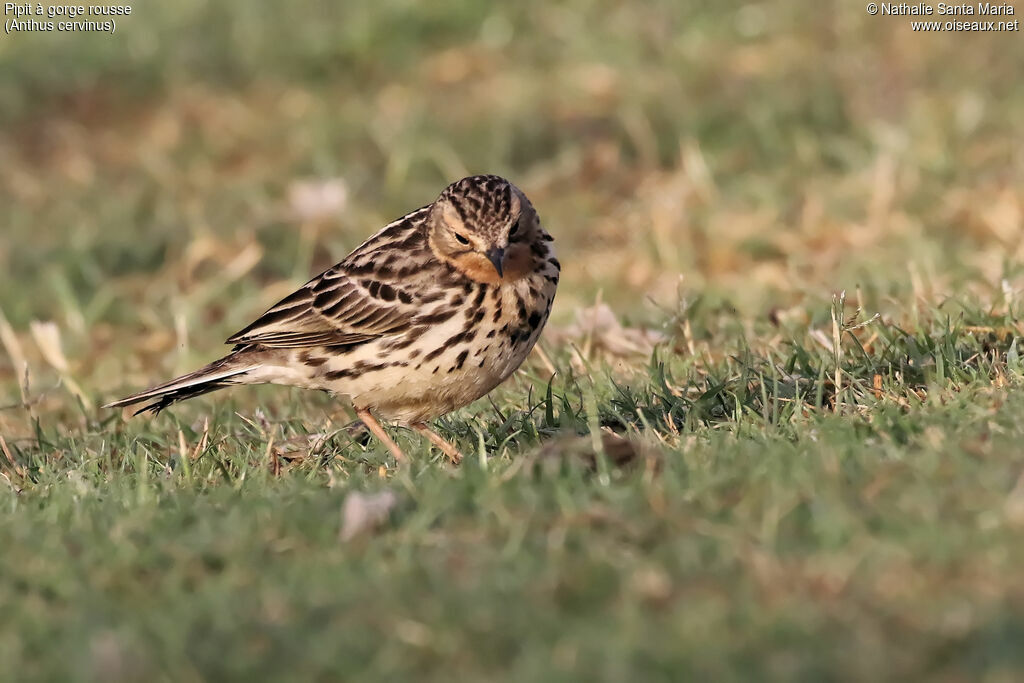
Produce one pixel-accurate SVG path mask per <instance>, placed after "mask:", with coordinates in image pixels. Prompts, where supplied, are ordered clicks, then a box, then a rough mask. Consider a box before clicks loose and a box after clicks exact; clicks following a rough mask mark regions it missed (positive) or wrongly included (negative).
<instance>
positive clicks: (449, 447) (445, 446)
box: [412, 422, 462, 465]
mask: <svg viewBox="0 0 1024 683" xmlns="http://www.w3.org/2000/svg"><path fill="white" fill-rule="evenodd" d="M412 428H413V429H415V430H416V431H417V432H419V433H420V434H422V435H423V436H425V437H427V438H428V439H430V443H432V444H434V445H435V446H437V447H438V448H440V449H441V450H442V451H444V454H445V455H447V456H448V457H449V458H450V459H451V461H452V463H453V464H455V465H458V464H459V462H460V461H461V460H462V453H459V449H458V448H456V447H455V445H454V444H451V443H448V442H447V441H445V440H444V438H443V437H441V435H440V434H438V433H437V432H435V431H434V430H432V429H431V428H430V427H428V426H427V425H426V423H425V422H417V423H416V424H414V425H412Z"/></svg>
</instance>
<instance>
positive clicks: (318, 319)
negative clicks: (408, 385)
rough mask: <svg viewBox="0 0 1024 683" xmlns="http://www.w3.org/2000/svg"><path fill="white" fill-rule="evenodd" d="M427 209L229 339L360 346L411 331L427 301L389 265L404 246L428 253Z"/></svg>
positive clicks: (274, 344) (386, 231)
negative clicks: (405, 285)
mask: <svg viewBox="0 0 1024 683" xmlns="http://www.w3.org/2000/svg"><path fill="white" fill-rule="evenodd" d="M422 213H423V211H422V210H419V211H414V212H413V213H411V214H409V215H408V216H405V217H403V218H401V219H399V220H397V221H395V222H394V223H391V224H389V225H388V226H386V227H385V228H384V229H383V230H381V231H380V232H378V233H377V234H376V235H374V236H373V237H371V238H370V239H369V240H367V241H366V242H365V243H364V244H363V245H362V246H360V247H359V248H358V249H356V250H355V251H354V252H352V254H350V255H349V256H348V257H347V258H346V259H345V260H344V261H342V262H341V263H339V264H338V265H336V266H334V267H333V268H330V269H329V270H327V271H325V272H323V273H321V274H320V275H318V276H317V277H315V278H313V279H312V280H310V281H309V282H307V283H306V284H305V285H303V286H302V287H301V288H300V289H299V290H297V291H296V292H294V293H292V294H291V295H289V296H287V297H285V298H284V299H282V300H281V301H279V302H278V303H277V304H275V305H274V306H272V307H271V308H270V309H269V310H268V311H267V312H266V313H264V314H263V315H262V316H260V318H259V319H258V320H256V321H255V322H253V323H252V324H251V325H249V326H248V327H246V328H245V329H244V330H242V331H240V332H238V333H236V334H234V335H232V336H231V337H230V338H228V340H227V343H228V344H260V345H262V346H269V347H272V348H298V347H307V346H324V345H332V344H357V343H360V342H365V341H367V340H370V339H373V338H375V337H380V336H383V335H386V334H395V333H397V332H401V331H402V330H404V329H406V328H407V327H408V326H409V325H410V324H411V323H412V321H413V319H414V318H415V317H416V315H417V314H419V313H421V312H422V305H423V303H424V301H423V300H422V297H420V296H417V295H416V293H415V291H413V288H403V287H402V285H401V284H399V283H398V282H397V281H396V278H395V277H394V271H393V270H389V269H388V267H387V265H386V264H387V263H388V262H389V260H388V256H394V254H395V253H396V250H399V249H400V248H401V250H400V252H399V253H406V254H408V253H409V251H410V250H411V251H414V252H416V251H419V252H420V253H424V252H422V250H423V249H425V248H426V245H425V238H423V237H422V231H421V230H419V227H420V226H421V225H422V216H421V215H420V214H422ZM420 242H422V244H420ZM424 255H425V254H424Z"/></svg>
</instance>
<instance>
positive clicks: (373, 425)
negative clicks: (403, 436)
mask: <svg viewBox="0 0 1024 683" xmlns="http://www.w3.org/2000/svg"><path fill="white" fill-rule="evenodd" d="M356 415H358V416H359V419H360V420H362V421H363V424H364V425H366V428H367V429H369V430H370V431H371V432H373V435H374V436H375V437H377V438H378V439H380V441H381V443H383V444H384V445H385V446H387V447H388V450H389V451H391V454H392V455H394V456H395V460H396V461H398V462H399V463H403V462H406V461H407V460H408V458H406V457H405V453H403V452H402V449H401V448H399V447H398V444H397V443H395V441H394V439H392V438H391V437H390V436H388V433H387V432H385V431H384V428H383V427H381V426H380V422H377V418H375V417H374V416H373V415H371V414H370V411H369V410H367V409H365V408H356Z"/></svg>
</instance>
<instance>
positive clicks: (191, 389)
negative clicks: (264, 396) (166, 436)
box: [103, 350, 262, 415]
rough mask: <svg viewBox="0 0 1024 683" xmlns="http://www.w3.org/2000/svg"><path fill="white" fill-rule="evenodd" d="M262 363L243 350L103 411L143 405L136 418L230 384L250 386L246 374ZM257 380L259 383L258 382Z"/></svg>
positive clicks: (122, 400)
mask: <svg viewBox="0 0 1024 683" xmlns="http://www.w3.org/2000/svg"><path fill="white" fill-rule="evenodd" d="M261 365H262V364H261V363H260V362H259V361H258V360H256V359H255V358H254V357H253V356H252V355H250V354H249V353H246V352H245V351H244V350H239V351H235V352H234V353H230V354H228V355H226V356H224V357H223V358H221V359H220V360H215V361H213V362H212V363H210V364H209V365H206V366H204V367H201V368H199V369H198V370H196V371H195V372H190V373H188V374H187V375H182V376H181V377H178V378H176V379H172V380H171V381H170V382H164V383H163V384H160V385H157V386H155V387H152V388H150V389H146V390H145V391H140V392H139V393H137V394H132V395H131V396H128V397H126V398H122V399H121V400H120V401H114V402H113V403H108V404H107V405H105V406H103V407H104V408H120V407H122V406H130V405H135V404H136V403H146V405H144V406H142V407H141V408H139V409H138V410H136V411H135V413H133V414H134V415H138V414H139V413H144V412H146V411H147V410H151V411H153V413H154V414H156V413H159V412H160V411H161V410H163V409H164V408H166V407H167V406H169V405H171V404H172V403H176V402H177V401H184V400H185V399H187V398H192V397H194V396H201V395H202V394H206V393H209V392H211V391H216V390H217V389H223V388H224V387H226V386H231V385H232V384H249V383H250V381H251V380H250V381H246V380H247V377H246V375H247V374H249V373H251V372H252V371H253V370H256V369H258V368H259V367H260V366H261ZM257 381H258V380H257Z"/></svg>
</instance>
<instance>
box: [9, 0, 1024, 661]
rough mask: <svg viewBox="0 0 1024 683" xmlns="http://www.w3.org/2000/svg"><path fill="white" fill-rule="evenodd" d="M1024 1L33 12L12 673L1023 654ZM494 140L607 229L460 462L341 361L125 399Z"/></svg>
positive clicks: (16, 211) (12, 129)
mask: <svg viewBox="0 0 1024 683" xmlns="http://www.w3.org/2000/svg"><path fill="white" fill-rule="evenodd" d="M1018 42H1019V41H1018V40H1017V36H1015V35H1013V34H1005V35H995V34H992V35H982V34H978V35H966V34H944V35H929V36H923V35H916V34H912V33H910V29H909V26H908V25H906V22H904V21H903V20H902V19H897V18H882V17H875V18H871V17H868V16H867V15H866V14H865V13H864V12H863V8H862V7H859V6H858V7H853V6H851V7H845V6H843V7H839V6H832V5H823V6H822V7H820V8H810V7H809V6H808V5H807V4H806V3H797V2H789V3H773V4H772V5H771V7H770V8H769V7H768V6H767V5H765V6H762V5H756V4H753V3H739V2H736V3H732V2H724V3H714V4H702V3H693V4H692V5H687V4H684V3H678V2H669V1H665V2H654V3H645V4H643V5H642V6H641V5H637V4H627V3H619V2H612V1H610V0H605V1H599V2H588V1H585V0H576V1H574V2H572V3H542V2H539V1H536V2H527V3H519V4H516V5H514V6H513V5H508V6H501V7H497V6H495V7H491V6H488V5H487V4H483V3H477V2H468V1H467V2H445V3H440V4H436V6H435V4H431V5H430V7H429V8H426V7H421V6H420V4H419V3H412V2H408V1H398V0H385V1H383V2H378V3H375V4H374V5H372V6H367V7H366V8H363V9H356V8H348V7H347V5H346V8H344V9H343V8H341V5H336V4H331V3H322V2H315V1H314V0H304V1H302V2H293V3H288V5H287V7H285V6H284V5H280V4H277V3H252V2H243V1H242V0H225V1H224V2H218V3H200V2H180V3H174V4H167V5H166V6H161V7H157V6H156V5H152V6H150V5H148V4H147V5H146V6H141V5H139V6H137V7H136V8H135V13H134V14H133V15H132V16H131V17H128V18H125V19H123V20H120V21H119V24H118V31H117V33H116V34H115V35H114V36H102V35H87V34H80V35H71V36H69V35H66V34H65V35H58V34H56V33H55V34H52V35H39V34H37V35H28V34H22V35H15V36H4V39H3V40H2V41H0V71H2V72H3V74H4V81H3V87H2V88H0V123H2V124H3V125H2V126H0V205H2V206H3V207H4V211H3V212H2V215H0V311H2V313H3V315H2V317H0V436H2V437H3V442H2V444H0V446H3V448H0V508H2V512H0V610H2V611H0V613H2V614H3V620H2V622H0V662H3V664H2V666H3V671H4V672H5V673H4V675H3V677H4V678H11V679H23V680H27V679H35V680H69V679H70V680H104V681H110V680H175V681H177V680H216V679H243V678H244V679H246V680H249V679H253V678H258V679H261V680H263V679H269V680H307V679H316V680H334V679H358V680H396V679H414V680H452V679H461V680H530V681H534V680H610V681H612V680H613V681H619V680H680V679H697V680H704V679H711V680H751V679H754V680H794V679H798V680H815V681H820V680H872V681H877V680H883V679H900V680H907V679H910V680H920V679H926V678H927V679H939V680H990V681H1001V680H1016V679H1018V678H1020V677H1021V675H1022V672H1024V655H1022V654H1021V650H1020V647H1019V643H1020V642H1021V640H1022V638H1024V579H1022V578H1021V572H1020V571H1019V568H1020V567H1021V566H1022V564H1024V549H1022V545H1021V543H1020V537H1021V533H1022V531H1024V448H1022V446H1021V444H1022V443H1024V421H1022V420H1021V419H1020V417H1021V415H1022V414H1024V392H1022V391H1021V390H1022V388H1024V341H1022V340H1024V296H1022V292H1024V246H1022V245H1024V198H1022V196H1021V193H1020V188H1021V187H1024V168H1022V166H1021V164H1020V159H1021V158H1022V155H1024V149H1022V147H1021V141H1020V135H1019V132H1020V131H1019V121H1020V120H1021V119H1022V116H1024V89H1022V88H1021V87H1020V85H1019V78H1018V77H1017V76H1018V75H1019V74H1020V73H1021V70H1022V69H1024V53H1022V52H1021V51H1020V50H1019V49H1014V48H1015V47H1016V46H1017V44H1018ZM483 171H494V172H500V173H504V174H506V175H508V176H509V177H510V178H512V179H513V180H514V181H515V182H517V184H519V185H520V186H521V187H522V188H523V189H524V190H525V191H526V192H527V194H528V195H529V196H530V197H531V198H532V200H533V202H534V204H535V205H536V206H537V208H538V210H539V212H540V215H541V216H542V218H543V220H544V222H545V225H546V226H547V227H548V229H549V230H550V231H551V232H552V233H553V234H554V235H555V237H556V239H557V242H556V246H557V248H558V250H559V257H560V259H561V261H562V263H563V264H564V272H563V279H562V283H561V285H560V290H559V293H558V297H557V299H556V305H555V311H554V313H553V318H552V322H551V324H550V326H549V329H548V330H547V331H546V332H545V336H544V338H543V339H542V346H543V348H544V351H545V352H546V356H547V357H540V356H536V355H535V356H533V357H531V358H530V359H529V360H528V362H527V364H526V365H525V366H524V369H523V370H522V371H521V372H520V373H518V374H517V375H516V376H515V377H514V378H513V379H511V380H510V381H509V382H508V383H506V384H505V385H503V386H502V387H500V388H499V389H498V390H496V391H495V392H493V394H492V395H491V397H490V400H482V401H479V402H477V403H475V404H473V405H471V406H469V407H467V408H464V409H462V410H460V411H457V412H456V413H454V414H452V415H450V416H447V417H445V418H443V419H442V420H440V421H439V425H438V427H439V429H440V431H441V432H442V433H444V434H445V435H447V436H448V437H449V438H451V439H453V440H455V441H456V442H457V443H458V444H459V446H460V448H461V449H462V450H463V452H464V453H466V454H467V456H468V457H467V458H466V460H465V462H464V463H463V464H462V465H461V466H460V467H459V468H457V469H454V468H450V467H448V466H446V465H445V462H444V458H443V456H441V454H439V453H438V452H437V450H436V449H429V448H428V447H427V445H426V444H425V443H424V442H423V441H422V440H421V439H419V437H417V436H416V435H415V434H413V433H411V432H407V431H404V430H400V429H395V430H393V434H394V435H395V437H396V439H397V440H398V442H399V443H400V445H402V446H403V448H405V449H406V452H407V453H409V454H410V455H411V456H412V463H411V464H410V465H409V466H408V467H405V468H402V469H397V468H395V467H394V463H393V461H391V460H390V459H389V456H388V454H387V451H386V450H385V449H383V448H382V447H381V446H380V445H379V444H377V443H376V442H373V441H369V442H367V441H364V440H362V439H361V438H360V437H359V435H358V434H349V433H348V432H347V431H345V430H344V429H343V427H344V426H345V425H346V423H347V422H348V421H349V420H350V419H351V418H352V415H351V412H350V411H349V410H348V409H347V407H346V406H344V405H343V404H342V403H341V402H339V401H335V400H332V399H331V398H330V397H327V396H326V395H322V394H317V393H312V392H302V391H298V390H290V389H286V388H277V387H263V388H245V389H237V390H232V391H228V392H222V393H220V394H216V395H212V396H209V397H204V398H202V399H198V400H196V401H192V402H189V403H186V404H182V405H180V406H175V407H174V408H173V409H172V410H170V411H168V412H166V413H164V414H163V415H161V416H159V417H158V418H156V419H152V420H150V419H142V418H140V419H135V420H131V421H124V420H122V418H121V416H120V415H119V414H114V413H112V412H111V411H104V410H101V409H99V408H98V407H97V406H98V405H99V404H101V403H102V402H104V401H106V400H109V399H112V398H116V397H118V396H121V395H123V394H124V393H126V392H128V391H131V390H134V389H137V388H140V387H141V386H144V385H148V384H152V383H154V382H156V381H159V380H163V379H166V378H167V377H169V376H171V375H172V374H174V373H176V372H182V371H186V370H189V369H191V368H192V367H194V366H196V365H198V364H200V363H202V362H205V361H207V360H209V359H211V358H212V357H214V356H216V355H217V354H218V353H219V352H220V351H221V350H222V348H223V347H221V346H220V342H221V341H222V340H223V339H224V338H225V337H227V336H228V335H229V334H231V333H232V332H234V331H236V330H237V329H239V328H241V327H242V326H243V325H245V324H246V323H247V322H249V321H250V320H251V319H252V318H253V317H254V316H255V315H257V314H259V313H260V312H261V311H262V310H264V308H266V306H267V305H269V304H271V303H273V301H275V300H276V299H277V298H279V297H280V296H281V295H283V294H285V293H287V291H289V288H290V287H293V286H295V285H297V284H300V283H301V282H302V281H304V280H305V279H307V278H308V277H309V275H310V274H311V273H313V272H315V271H317V269H319V268H322V267H325V266H327V265H330V264H331V263H333V262H334V261H336V260H338V259H339V258H340V257H342V256H344V254H345V253H347V251H348V250H350V249H351V248H352V247H354V246H355V245H356V244H358V243H359V241H361V240H362V239H363V238H364V237H365V236H367V235H368V234H370V233H371V232H372V231H373V230H374V229H375V228H376V227H378V226H379V225H381V224H382V223H383V222H384V221H386V220H389V219H391V218H394V217H395V216H397V215H400V214H401V213H403V212H405V211H407V210H409V209H411V208H414V207H416V206H419V205H422V204H423V203H425V202H427V201H430V200H431V199H432V197H433V196H434V195H436V193H437V192H438V191H439V190H440V188H441V187H443V186H444V184H446V183H447V182H448V181H450V180H452V179H454V178H455V177H457V176H460V175H462V174H464V173H469V172H483ZM332 178H337V179H340V182H341V183H343V184H344V186H345V187H346V188H347V190H348V197H347V201H346V202H344V204H343V206H341V207H339V208H337V209H336V210H333V211H331V212H329V213H326V214H324V215H321V216H318V217H306V218H303V217H302V216H300V215H298V214H297V212H296V206H295V202H294V201H293V200H292V199H290V196H291V193H292V192H293V190H294V183H295V182H296V181H298V180H302V179H332ZM680 276H682V279H680ZM843 291H845V292H846V294H845V296H844V295H842V294H840V292H843ZM598 300H599V301H601V302H604V303H606V304H608V305H609V306H610V307H611V309H612V310H613V311H614V312H615V314H616V316H617V318H618V319H619V320H620V321H621V322H622V324H623V325H624V326H625V327H626V329H625V331H616V330H611V331H609V330H607V329H588V328H587V326H586V325H580V324H578V319H579V317H580V316H581V315H582V313H581V311H584V310H585V309H587V308H588V307H591V306H592V305H594V303H595V301H598ZM876 314H878V315H877V317H876ZM584 317H585V316H584ZM40 322H43V323H52V325H50V326H47V325H43V326H40V324H39V323H40ZM640 330H649V331H650V330H653V331H656V332H657V333H658V335H657V338H658V340H659V341H658V343H657V344H654V345H653V346H651V345H649V344H648V343H646V342H642V341H640V342H637V339H638V337H640V336H642V335H641V333H640ZM625 342H630V343H632V344H635V346H634V348H632V350H630V349H629V348H626V347H627V346H628V344H625ZM549 361H550V366H549V364H548V362H549ZM552 369H554V370H555V372H554V373H552V372H551V370H552ZM311 435H313V436H314V441H315V442H316V443H315V445H314V446H313V447H311V446H310V440H309V437H310V436H311ZM317 435H322V438H318V436H317ZM612 435H618V437H617V438H616V437H613V436H612ZM383 492H389V493H391V494H394V497H395V498H394V500H395V504H394V506H393V507H392V508H391V509H390V511H389V513H388V514H387V516H386V517H385V518H384V519H382V520H380V521H379V523H378V524H376V525H371V526H369V527H368V528H366V529H364V530H363V531H362V533H359V534H357V535H356V536H355V537H354V538H351V539H348V538H343V537H342V536H343V535H342V528H343V523H344V519H343V509H344V508H345V505H346V501H349V504H352V503H351V501H352V500H355V499H356V498H355V497H356V496H359V495H368V496H372V495H374V494H378V493H383Z"/></svg>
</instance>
